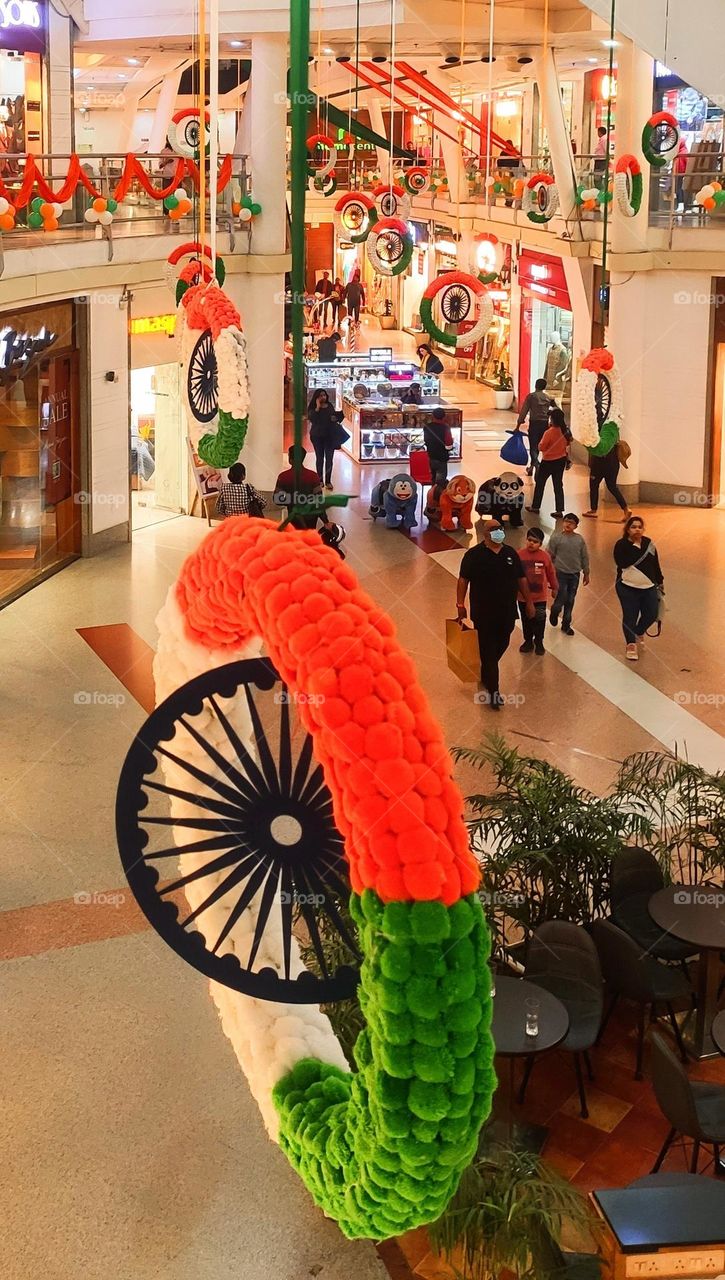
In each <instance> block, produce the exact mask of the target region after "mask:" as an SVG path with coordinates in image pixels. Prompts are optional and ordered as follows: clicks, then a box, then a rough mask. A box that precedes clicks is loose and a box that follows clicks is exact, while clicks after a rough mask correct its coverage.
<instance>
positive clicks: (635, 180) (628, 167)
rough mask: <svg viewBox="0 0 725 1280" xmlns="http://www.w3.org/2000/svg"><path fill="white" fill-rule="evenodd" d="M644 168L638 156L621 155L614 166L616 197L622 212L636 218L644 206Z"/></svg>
mask: <svg viewBox="0 0 725 1280" xmlns="http://www.w3.org/2000/svg"><path fill="white" fill-rule="evenodd" d="M642 193H643V184H642V168H641V166H640V163H639V160H638V159H637V157H636V156H632V155H626V156H620V157H619V159H618V160H617V163H616V164H615V166H614V199H615V201H616V204H617V208H618V209H619V212H620V213H623V214H624V216H625V217H626V218H634V217H635V215H636V214H638V213H639V211H640V209H641V207H642Z"/></svg>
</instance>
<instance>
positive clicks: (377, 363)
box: [285, 352, 441, 409]
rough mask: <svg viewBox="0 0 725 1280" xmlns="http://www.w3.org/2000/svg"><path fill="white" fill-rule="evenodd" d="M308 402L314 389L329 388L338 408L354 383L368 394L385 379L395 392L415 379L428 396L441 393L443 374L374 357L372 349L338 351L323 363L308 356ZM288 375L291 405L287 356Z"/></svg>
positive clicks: (289, 369) (287, 370) (289, 368)
mask: <svg viewBox="0 0 725 1280" xmlns="http://www.w3.org/2000/svg"><path fill="white" fill-rule="evenodd" d="M304 378H305V403H306V404H309V402H310V400H311V399H312V395H313V393H314V392H315V391H323V390H324V391H327V393H328V395H329V397H330V400H331V401H332V402H333V403H334V405H335V408H336V409H341V408H342V403H343V400H344V399H345V398H347V397H348V396H351V395H352V390H353V387H355V386H356V385H357V384H360V383H361V384H362V385H363V386H364V387H365V390H366V391H367V392H368V395H370V396H372V395H375V393H376V392H378V389H379V387H380V385H381V384H382V383H385V384H386V386H387V385H388V384H389V383H390V382H392V383H393V385H394V386H395V390H396V393H399V394H400V395H403V394H404V392H405V391H406V390H407V388H408V387H410V385H411V384H412V383H413V382H415V383H417V384H418V386H420V388H421V390H422V393H423V395H424V396H425V397H429V396H439V395H440V391H441V383H440V378H439V377H438V375H437V374H435V373H421V371H420V370H419V369H418V368H417V367H416V366H415V365H404V364H403V363H402V362H396V361H390V360H379V359H373V358H371V355H370V353H369V352H360V353H359V354H357V355H338V357H337V359H336V360H332V361H329V362H327V363H324V364H321V363H320V362H319V361H317V360H305V362H304ZM285 379H286V382H287V387H288V396H287V405H288V407H291V386H292V360H291V357H289V356H287V357H286V362H285Z"/></svg>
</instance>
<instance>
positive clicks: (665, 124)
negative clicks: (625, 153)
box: [642, 111, 680, 169]
mask: <svg viewBox="0 0 725 1280" xmlns="http://www.w3.org/2000/svg"><path fill="white" fill-rule="evenodd" d="M679 145H680V126H679V124H678V123H677V117H676V116H673V114H672V112H671V111H656V112H655V114H654V115H653V116H650V118H649V120H648V121H647V123H646V125H645V126H644V129H643V130H642V151H643V153H644V157H645V160H648V161H649V163H650V164H651V165H652V167H653V168H654V169H663V168H664V166H665V165H666V164H667V163H668V162H669V161H670V160H673V159H674V157H675V156H676V155H677V149H678V147H679Z"/></svg>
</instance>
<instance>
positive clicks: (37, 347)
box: [0, 325, 58, 378]
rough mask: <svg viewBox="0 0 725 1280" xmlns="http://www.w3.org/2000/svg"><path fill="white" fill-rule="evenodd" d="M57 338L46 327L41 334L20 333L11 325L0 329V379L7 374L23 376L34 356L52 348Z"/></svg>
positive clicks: (55, 334)
mask: <svg viewBox="0 0 725 1280" xmlns="http://www.w3.org/2000/svg"><path fill="white" fill-rule="evenodd" d="M57 337H58V335H57V333H49V332H48V330H47V329H46V327H45V325H43V327H42V329H41V330H40V333H33V334H30V333H20V332H19V331H18V330H17V329H13V328H12V327H11V326H10V325H7V326H6V327H5V328H4V329H0V378H2V375H3V374H5V373H12V374H15V375H16V376H17V377H19V376H21V375H22V374H23V373H24V372H25V370H26V369H27V367H28V365H29V364H30V361H31V360H32V359H33V356H37V355H40V353H41V351H45V350H46V349H47V348H48V347H50V346H52V344H53V343H54V342H55V340H56V338H57Z"/></svg>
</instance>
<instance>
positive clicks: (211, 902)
mask: <svg viewBox="0 0 725 1280" xmlns="http://www.w3.org/2000/svg"><path fill="white" fill-rule="evenodd" d="M255 863H256V864H257V865H256V867H255V870H254V871H253V873H252V874H253V875H254V876H256V875H258V874H259V883H260V884H261V882H262V879H263V877H264V866H263V865H262V863H261V862H260V861H259V854H258V853H256V852H255V853H251V854H250V855H249V857H248V858H245V859H244V862H239V861H237V866H236V867H235V868H234V870H233V871H231V872H230V873H229V875H228V876H227V878H226V880H223V881H222V883H221V884H220V885H217V887H216V889H213V890H212V892H211V893H210V894H209V896H208V897H207V898H205V899H204V901H203V902H202V903H200V904H199V906H198V907H196V908H195V909H194V910H193V911H192V913H191V915H189V916H187V917H186V920H185V921H184V928H187V929H188V927H189V925H190V924H192V923H193V921H194V920H196V919H197V917H198V916H200V915H201V914H202V912H203V911H207V910H208V909H209V907H214V906H216V904H217V902H219V901H220V900H221V899H222V898H224V897H226V895H227V894H228V893H231V892H232V889H236V888H237V886H238V885H240V884H241V883H242V881H244V880H246V878H247V873H248V872H249V871H251V869H252V867H254V866H255ZM202 874H203V873H202ZM250 882H251V877H250ZM254 893H255V890H252V893H251V895H250V899H251V898H253V897H254Z"/></svg>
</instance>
